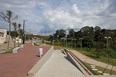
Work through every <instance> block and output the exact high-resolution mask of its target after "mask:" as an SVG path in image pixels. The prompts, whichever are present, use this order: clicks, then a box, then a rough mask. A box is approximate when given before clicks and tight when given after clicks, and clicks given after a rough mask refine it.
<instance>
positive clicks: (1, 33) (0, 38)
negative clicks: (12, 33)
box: [0, 28, 7, 44]
mask: <svg viewBox="0 0 116 77" xmlns="http://www.w3.org/2000/svg"><path fill="white" fill-rule="evenodd" d="M6 37H7V30H6V29H1V28H0V44H2V43H4V42H6Z"/></svg>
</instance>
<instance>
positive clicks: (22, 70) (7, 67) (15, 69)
mask: <svg viewBox="0 0 116 77" xmlns="http://www.w3.org/2000/svg"><path fill="white" fill-rule="evenodd" d="M39 47H42V48H43V53H44V54H45V53H46V52H47V51H48V50H49V49H50V46H32V44H31V43H28V44H25V46H24V48H22V49H21V50H20V51H19V52H18V53H13V54H0V77H27V73H28V72H29V70H30V69H31V68H32V67H33V66H34V65H35V64H36V63H37V62H38V60H39V59H40V57H38V49H39Z"/></svg>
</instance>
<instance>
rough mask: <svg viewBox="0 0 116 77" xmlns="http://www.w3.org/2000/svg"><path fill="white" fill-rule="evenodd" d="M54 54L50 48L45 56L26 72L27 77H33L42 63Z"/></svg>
mask: <svg viewBox="0 0 116 77" xmlns="http://www.w3.org/2000/svg"><path fill="white" fill-rule="evenodd" d="M53 52H54V47H53V46H52V47H51V48H50V49H49V50H48V51H47V52H46V54H45V55H44V56H43V57H42V58H41V59H40V60H39V61H38V62H37V63H36V64H35V66H34V67H33V68H32V69H31V70H30V71H29V72H28V76H29V77H34V75H35V74H36V73H37V72H38V71H39V70H40V68H41V67H42V66H43V65H44V63H45V62H46V61H47V60H48V59H49V58H50V57H51V55H52V53H53Z"/></svg>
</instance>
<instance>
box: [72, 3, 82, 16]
mask: <svg viewBox="0 0 116 77" xmlns="http://www.w3.org/2000/svg"><path fill="white" fill-rule="evenodd" d="M72 10H73V11H74V13H75V14H79V12H80V11H79V9H78V7H77V5H76V4H73V5H72Z"/></svg>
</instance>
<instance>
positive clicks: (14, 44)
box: [14, 37, 16, 48]
mask: <svg viewBox="0 0 116 77" xmlns="http://www.w3.org/2000/svg"><path fill="white" fill-rule="evenodd" d="M15 45H16V37H14V48H15Z"/></svg>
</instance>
